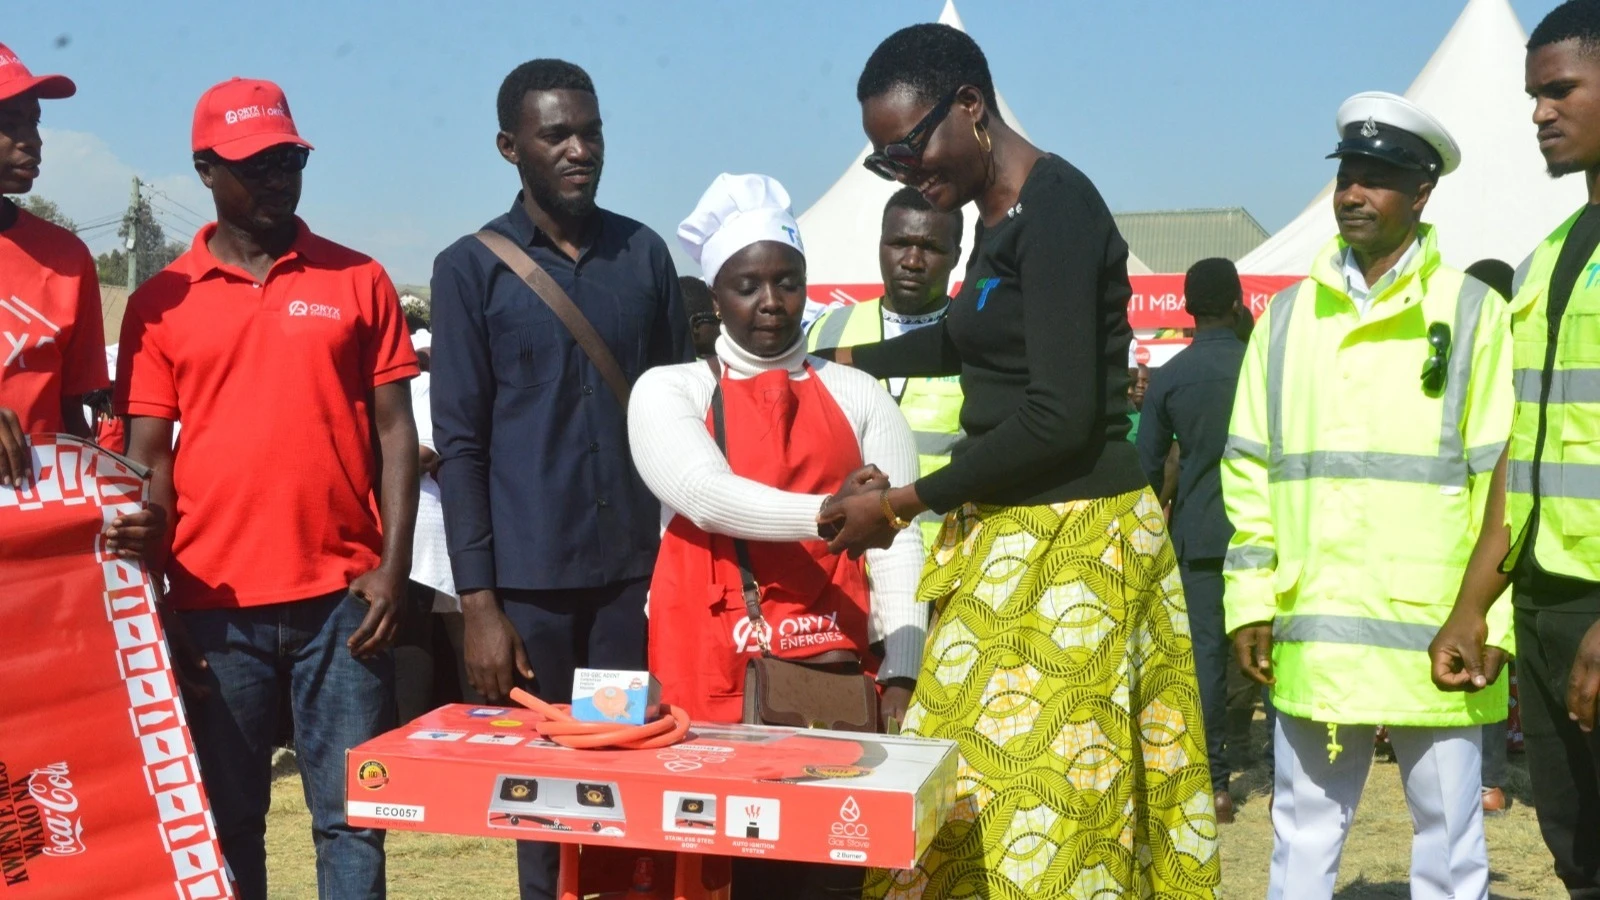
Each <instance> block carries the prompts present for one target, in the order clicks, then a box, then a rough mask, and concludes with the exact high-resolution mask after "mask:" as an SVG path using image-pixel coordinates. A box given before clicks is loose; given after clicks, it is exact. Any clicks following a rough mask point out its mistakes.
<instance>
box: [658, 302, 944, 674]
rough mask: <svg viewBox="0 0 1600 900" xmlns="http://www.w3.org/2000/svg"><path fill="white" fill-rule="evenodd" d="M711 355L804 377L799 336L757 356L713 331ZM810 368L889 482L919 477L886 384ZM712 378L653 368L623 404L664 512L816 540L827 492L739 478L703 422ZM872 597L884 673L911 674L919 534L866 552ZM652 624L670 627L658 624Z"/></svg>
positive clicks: (915, 660) (921, 631)
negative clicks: (774, 352) (774, 353)
mask: <svg viewBox="0 0 1600 900" xmlns="http://www.w3.org/2000/svg"><path fill="white" fill-rule="evenodd" d="M717 357H718V358H719V359H721V360H722V362H723V363H724V364H725V365H726V366H727V377H729V378H731V379H735V380H740V379H746V378H754V377H755V376H757V375H759V374H761V373H762V372H767V371H771V370H773V369H787V370H788V371H789V373H790V375H789V377H790V378H792V379H795V380H799V379H803V378H807V377H809V376H808V375H807V373H806V370H805V368H804V363H805V362H806V361H807V357H806V354H805V342H804V340H803V339H802V340H801V341H798V342H796V344H795V346H794V347H793V348H792V349H790V350H789V351H788V352H786V353H784V354H783V355H782V356H779V357H775V358H772V359H763V358H761V357H758V356H755V355H753V354H751V353H748V352H747V351H745V350H744V349H743V348H741V347H740V346H739V345H737V344H735V343H734V342H733V340H732V339H730V338H729V337H728V336H727V335H726V334H724V335H723V336H721V337H719V338H717ZM810 362H811V365H812V367H813V371H815V372H816V374H817V377H818V378H820V379H821V380H822V384H823V386H824V387H826V388H827V389H828V393H829V394H830V395H831V396H832V397H833V400H834V402H835V403H837V404H839V409H840V411H842V412H843V413H844V416H845V419H847V420H848V421H849V422H850V427H851V430H853V431H854V432H855V434H856V440H857V442H858V444H859V447H860V450H861V458H862V459H863V460H865V461H866V462H869V463H872V464H874V465H876V466H877V467H878V468H880V469H882V470H883V472H884V474H886V475H888V476H889V483H890V484H894V485H904V484H910V483H911V482H913V481H915V480H916V478H917V446H916V441H915V440H914V439H913V438H912V436H911V426H909V425H907V424H906V420H905V417H904V416H902V415H900V409H899V407H897V406H895V403H894V400H893V399H892V398H891V397H890V396H889V395H888V394H887V393H885V392H884V390H883V386H882V385H880V384H879V383H878V382H877V380H876V379H874V378H873V377H872V376H871V375H868V374H866V373H865V372H862V371H859V370H857V369H852V368H850V367H848V366H841V365H838V364H835V363H830V362H827V361H825V360H821V359H817V358H815V357H811V358H810ZM715 387H716V384H715V382H714V381H713V380H712V377H711V370H710V367H708V366H707V365H706V364H705V363H704V362H692V363H684V364H682V365H676V366H659V367H657V368H654V369H650V370H649V371H647V372H645V373H644V374H643V375H641V376H639V381H638V382H637V383H636V384H635V385H634V386H633V395H632V397H631V398H630V400H629V403H628V442H629V444H630V445H631V448H632V451H633V463H634V465H635V466H636V467H637V468H638V470H639V475H640V476H641V477H642V478H643V479H644V483H645V484H646V485H647V486H648V487H649V488H650V491H651V493H653V494H655V495H656V497H657V498H658V499H660V501H661V503H662V505H663V506H665V507H667V508H668V510H675V511H676V513H677V514H679V515H682V516H683V517H684V518H686V519H688V520H689V521H690V522H693V523H694V524H695V526H696V527H698V528H700V529H702V530H704V531H707V532H710V533H713V534H725V535H728V536H729V537H735V538H742V539H744V540H747V541H814V540H817V539H818V535H817V513H819V512H820V511H821V510H822V501H823V500H824V499H825V495H823V494H801V493H794V492H790V491H783V490H779V489H778V488H775V487H771V486H769V485H765V484H762V483H761V482H759V481H753V480H751V479H749V478H744V477H742V476H739V475H735V474H734V473H733V470H732V469H730V468H729V467H728V460H727V458H726V457H724V456H723V455H722V451H721V450H719V449H718V448H717V443H716V440H715V439H713V438H712V436H711V432H710V431H708V430H707V429H706V412H707V411H708V410H709V409H710V408H711V393H712V391H713V390H714V389H715ZM867 565H868V569H869V578H870V582H871V590H872V595H871V596H872V600H871V616H870V623H871V627H870V628H869V634H868V637H869V639H871V640H874V641H876V640H878V639H880V638H881V639H882V640H883V642H884V657H885V658H884V661H883V666H882V668H881V669H880V670H879V672H878V678H879V679H880V680H887V679H890V678H915V677H917V670H918V668H919V667H920V666H921V662H922V645H923V643H924V641H925V639H926V633H927V627H928V609H927V606H926V605H925V604H922V603H918V602H917V579H918V576H919V575H920V574H921V570H922V536H921V533H920V532H919V531H918V530H917V529H915V528H907V529H905V530H903V531H901V532H900V533H899V534H898V535H897V536H896V537H895V539H894V543H893V545H891V546H890V547H889V548H888V549H887V550H869V551H867ZM654 627H655V628H657V629H659V628H663V627H670V625H669V623H656V625H655V626H654Z"/></svg>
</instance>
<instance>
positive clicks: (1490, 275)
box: [1467, 259, 1517, 300]
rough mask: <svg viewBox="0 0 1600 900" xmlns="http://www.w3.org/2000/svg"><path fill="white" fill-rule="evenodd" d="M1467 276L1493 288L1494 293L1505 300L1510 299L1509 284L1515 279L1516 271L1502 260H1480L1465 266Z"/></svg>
mask: <svg viewBox="0 0 1600 900" xmlns="http://www.w3.org/2000/svg"><path fill="white" fill-rule="evenodd" d="M1467 274H1468V275H1471V276H1472V277H1473V278H1476V279H1478V280H1479V281H1481V282H1483V283H1484V284H1487V285H1488V286H1489V287H1492V288H1494V290H1495V293H1497V294H1499V295H1500V296H1501V297H1504V298H1505V299H1507V300H1510V299H1511V282H1512V281H1513V280H1515V278H1516V277H1517V273H1516V270H1514V269H1512V268H1511V264H1510V263H1508V262H1506V261H1505V260H1503V259H1480V260H1478V261H1477V262H1475V263H1473V264H1472V265H1470V266H1467Z"/></svg>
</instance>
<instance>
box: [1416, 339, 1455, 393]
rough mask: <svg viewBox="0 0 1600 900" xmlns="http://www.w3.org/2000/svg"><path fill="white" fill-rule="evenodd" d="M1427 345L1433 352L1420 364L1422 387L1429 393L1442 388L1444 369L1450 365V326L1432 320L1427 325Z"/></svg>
mask: <svg viewBox="0 0 1600 900" xmlns="http://www.w3.org/2000/svg"><path fill="white" fill-rule="evenodd" d="M1428 346H1430V347H1432V348H1433V353H1432V354H1430V355H1429V356H1428V361H1427V362H1426V363H1423V365H1422V389H1423V390H1425V391H1427V392H1428V393H1430V394H1437V393H1439V392H1440V391H1442V390H1444V381H1445V375H1446V369H1447V367H1448V366H1449V365H1450V326H1449V325H1446V324H1445V323H1443V322H1434V323H1433V324H1432V325H1429V326H1428Z"/></svg>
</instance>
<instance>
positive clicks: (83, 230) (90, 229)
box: [73, 222, 118, 237]
mask: <svg viewBox="0 0 1600 900" xmlns="http://www.w3.org/2000/svg"><path fill="white" fill-rule="evenodd" d="M117 224H118V223H117V222H104V223H102V224H99V225H90V226H87V227H84V228H79V229H77V230H76V231H74V232H73V234H76V235H78V236H79V237H82V236H84V235H86V234H89V233H91V232H98V231H103V230H105V229H107V228H111V227H112V226H114V225H117Z"/></svg>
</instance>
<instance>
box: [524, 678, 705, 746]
mask: <svg viewBox="0 0 1600 900" xmlns="http://www.w3.org/2000/svg"><path fill="white" fill-rule="evenodd" d="M511 699H512V700H514V701H516V702H517V703H519V704H521V705H522V706H524V707H527V708H528V709H531V710H533V711H534V712H536V713H538V714H539V715H541V716H543V717H544V721H542V722H540V723H538V724H537V725H535V726H534V730H536V731H538V732H539V734H540V736H542V737H544V738H547V739H548V740H550V741H553V742H555V743H557V744H560V745H561V746H563V747H568V748H571V749H573V750H653V749H655V748H657V747H668V746H671V745H672V744H676V743H677V742H679V741H681V740H683V736H684V735H686V734H688V733H689V714H688V713H686V712H684V711H683V709H682V708H680V707H677V706H672V705H671V704H667V703H663V704H661V709H662V712H663V715H662V716H661V717H660V718H658V719H656V720H654V721H651V722H646V723H644V724H643V725H613V724H610V723H607V722H580V721H578V720H577V719H574V718H573V717H572V713H570V712H568V710H569V709H570V707H568V706H567V705H565V704H554V703H546V702H544V701H543V700H540V699H539V698H538V697H535V696H534V695H532V694H530V693H528V692H527V691H525V690H523V689H522V688H512V689H511Z"/></svg>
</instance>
